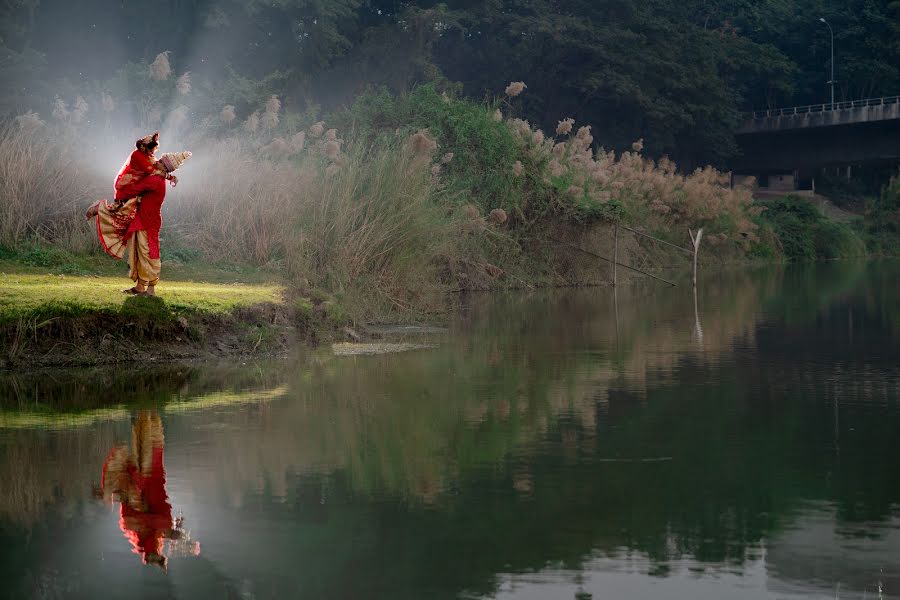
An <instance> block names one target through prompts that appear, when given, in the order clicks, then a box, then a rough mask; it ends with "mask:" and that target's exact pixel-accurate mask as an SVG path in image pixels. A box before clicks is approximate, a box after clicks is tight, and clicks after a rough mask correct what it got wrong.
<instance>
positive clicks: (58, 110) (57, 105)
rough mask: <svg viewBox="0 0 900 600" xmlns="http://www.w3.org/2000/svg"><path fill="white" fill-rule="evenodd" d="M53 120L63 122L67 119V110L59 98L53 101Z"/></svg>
mask: <svg viewBox="0 0 900 600" xmlns="http://www.w3.org/2000/svg"><path fill="white" fill-rule="evenodd" d="M52 114H53V118H54V119H58V120H60V121H64V120H66V119H67V118H68V117H69V109H68V107H66V103H65V102H63V99H62V98H60V97H59V96H57V97H56V100H54V101H53V113H52Z"/></svg>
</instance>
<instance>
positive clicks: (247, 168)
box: [167, 132, 458, 316]
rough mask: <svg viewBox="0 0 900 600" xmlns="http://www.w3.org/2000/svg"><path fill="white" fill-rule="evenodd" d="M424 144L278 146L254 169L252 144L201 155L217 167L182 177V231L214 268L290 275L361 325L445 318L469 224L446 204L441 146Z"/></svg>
mask: <svg viewBox="0 0 900 600" xmlns="http://www.w3.org/2000/svg"><path fill="white" fill-rule="evenodd" d="M313 133H314V132H313ZM320 135H321V134H320ZM311 137H312V136H311ZM416 139H418V138H415V136H413V138H410V139H409V140H407V139H404V138H401V137H399V136H391V137H385V138H383V139H381V140H379V141H377V142H374V143H367V144H365V145H355V144H353V143H352V142H351V143H343V141H342V140H339V139H338V138H337V133H336V132H330V133H326V134H324V137H323V138H322V139H320V140H318V141H314V142H313V143H310V144H304V147H303V148H298V147H297V144H291V143H290V142H287V141H284V140H280V141H279V140H275V141H273V142H271V143H270V144H268V145H267V146H265V147H262V148H260V149H259V150H257V151H256V153H257V154H256V155H257V156H261V157H262V158H261V159H251V160H248V158H247V156H248V153H250V152H253V150H252V149H250V148H248V147H247V145H246V143H244V142H239V141H237V140H230V141H223V142H218V143H216V144H214V145H212V146H211V147H207V148H205V149H204V150H203V152H201V153H197V152H195V156H196V155H198V154H199V155H205V156H206V157H207V159H206V160H204V159H203V158H201V159H200V160H199V161H198V163H197V164H195V165H192V169H191V171H190V172H187V171H186V174H185V175H184V176H183V178H182V184H180V187H179V192H178V194H179V201H177V202H174V203H172V204H171V205H169V207H168V210H169V211H170V212H169V213H168V216H167V219H168V221H171V223H172V225H171V232H172V233H173V234H174V235H175V236H176V237H177V239H178V242H179V243H181V244H186V245H189V246H191V247H194V248H196V249H198V250H200V251H201V252H202V254H203V255H205V256H208V257H215V258H220V259H226V260H244V261H247V260H249V261H251V262H253V263H256V264H260V265H266V264H269V265H278V266H279V267H281V268H283V269H284V271H285V273H287V274H288V276H289V277H290V278H291V280H292V281H293V282H294V283H295V284H296V285H297V286H298V287H306V288H321V289H324V290H328V291H329V292H331V293H336V294H343V295H344V296H345V298H344V301H345V302H348V301H351V300H352V301H353V302H355V303H356V304H357V305H356V306H355V307H353V308H354V309H355V310H354V312H356V313H357V314H359V315H361V316H362V315H367V316H371V315H376V314H385V312H384V311H385V310H388V311H391V312H396V311H397V310H399V311H401V312H403V311H411V312H419V311H421V310H423V309H425V310H427V309H433V308H436V307H437V304H438V303H440V301H441V299H442V298H443V297H444V293H445V291H446V285H445V284H444V283H442V278H441V274H440V271H441V269H442V264H444V263H445V262H446V258H445V257H446V256H449V255H452V254H453V245H454V240H455V236H454V235H453V233H454V231H456V230H458V223H457V222H456V218H455V216H454V214H452V213H448V211H447V209H446V207H442V205H441V202H439V201H438V199H437V196H438V195H439V194H440V193H441V189H440V185H439V183H438V181H437V180H436V178H435V176H434V175H433V173H432V167H433V165H432V162H433V157H432V152H433V149H434V148H433V146H429V145H428V144H425V145H422V144H419V145H417V144H416V143H415V140H416Z"/></svg>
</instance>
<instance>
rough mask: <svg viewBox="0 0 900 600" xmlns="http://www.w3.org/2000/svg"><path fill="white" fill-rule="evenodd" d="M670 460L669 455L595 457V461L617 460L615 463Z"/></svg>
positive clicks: (608, 461)
mask: <svg viewBox="0 0 900 600" xmlns="http://www.w3.org/2000/svg"><path fill="white" fill-rule="evenodd" d="M670 460H672V457H671V456H660V457H657V458H595V459H594V461H595V462H605V463H611V462H617V463H649V462H668V461H670Z"/></svg>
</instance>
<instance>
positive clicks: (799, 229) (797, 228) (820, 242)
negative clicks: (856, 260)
mask: <svg viewBox="0 0 900 600" xmlns="http://www.w3.org/2000/svg"><path fill="white" fill-rule="evenodd" d="M761 219H762V221H763V222H765V223H767V224H768V225H769V226H771V227H772V229H773V230H774V232H775V234H776V235H777V236H778V240H779V241H780V243H781V246H782V249H783V251H784V256H785V258H787V259H789V260H816V259H833V258H851V257H857V256H865V253H866V251H865V244H864V243H863V241H862V240H861V239H860V237H859V235H857V233H856V232H855V231H854V230H853V229H852V228H850V227H849V226H848V225H845V224H843V223H837V222H835V221H831V220H829V219H828V218H826V217H825V216H824V215H823V214H822V213H821V212H820V211H819V209H818V208H816V207H815V206H813V205H812V204H810V203H809V202H807V201H805V200H803V199H801V198H799V197H797V196H786V197H784V198H779V199H777V200H774V201H773V202H770V203H769V204H767V210H766V211H765V212H764V213H762V217H761Z"/></svg>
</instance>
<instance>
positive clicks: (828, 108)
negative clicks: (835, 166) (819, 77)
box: [751, 96, 900, 119]
mask: <svg viewBox="0 0 900 600" xmlns="http://www.w3.org/2000/svg"><path fill="white" fill-rule="evenodd" d="M888 104H900V96H885V97H884V98H868V99H866V100H848V101H846V102H835V103H834V104H832V103H831V102H826V103H824V104H810V105H808V106H793V107H790V108H770V109H768V110H756V111H753V113H751V118H753V119H765V118H767V117H787V116H791V115H804V114H809V113H822V112H832V111H836V110H849V109H851V108H863V107H866V106H883V105H888Z"/></svg>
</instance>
